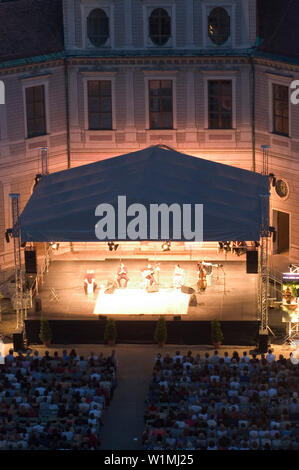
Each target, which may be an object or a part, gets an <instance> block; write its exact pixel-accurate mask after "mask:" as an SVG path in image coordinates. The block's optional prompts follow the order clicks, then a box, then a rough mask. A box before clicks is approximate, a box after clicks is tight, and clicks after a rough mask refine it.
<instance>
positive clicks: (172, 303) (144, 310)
mask: <svg viewBox="0 0 299 470" xmlns="http://www.w3.org/2000/svg"><path fill="white" fill-rule="evenodd" d="M189 301H190V295H189V294H183V293H182V292H181V291H180V290H177V289H161V290H159V292H151V293H148V292H147V291H146V290H145V289H128V288H127V289H116V290H115V291H114V292H113V294H105V289H101V290H100V292H99V294H98V298H97V301H96V306H95V309H94V312H93V313H94V314H96V315H186V314H187V312H188V305H189Z"/></svg>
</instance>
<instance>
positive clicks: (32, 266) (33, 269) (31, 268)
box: [24, 250, 37, 274]
mask: <svg viewBox="0 0 299 470" xmlns="http://www.w3.org/2000/svg"><path fill="white" fill-rule="evenodd" d="M24 256H25V270H26V273H28V274H36V273H37V265H36V251H35V250H25V251H24Z"/></svg>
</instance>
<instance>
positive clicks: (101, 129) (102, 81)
mask: <svg viewBox="0 0 299 470" xmlns="http://www.w3.org/2000/svg"><path fill="white" fill-rule="evenodd" d="M91 82H96V83H97V84H98V96H97V101H98V103H97V104H98V113H97V114H98V117H99V122H100V123H101V122H103V114H110V115H111V126H110V127H108V128H104V127H100V128H98V129H94V128H91V114H94V113H91V111H90V95H89V85H90V83H91ZM104 82H107V83H109V84H110V113H104V112H103V111H101V107H102V104H101V100H102V98H103V96H102V94H101V83H104ZM107 96H108V95H107ZM87 99H88V103H87V110H88V130H89V131H111V130H113V119H112V112H113V110H112V82H111V80H104V79H101V80H87Z"/></svg>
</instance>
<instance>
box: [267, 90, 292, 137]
mask: <svg viewBox="0 0 299 470" xmlns="http://www.w3.org/2000/svg"><path fill="white" fill-rule="evenodd" d="M275 87H284V88H286V89H287V92H288V93H287V94H288V100H287V107H288V116H287V122H288V132H287V133H286V134H285V133H284V132H279V131H278V130H276V128H275V120H276V119H275V118H276V117H280V118H281V119H282V120H284V119H285V118H284V116H283V115H278V114H276V113H275V104H276V102H283V101H282V100H277V99H276V98H275ZM271 107H272V134H275V135H280V136H282V137H290V93H289V87H288V86H287V85H282V84H281V83H274V82H273V83H272V106H271Z"/></svg>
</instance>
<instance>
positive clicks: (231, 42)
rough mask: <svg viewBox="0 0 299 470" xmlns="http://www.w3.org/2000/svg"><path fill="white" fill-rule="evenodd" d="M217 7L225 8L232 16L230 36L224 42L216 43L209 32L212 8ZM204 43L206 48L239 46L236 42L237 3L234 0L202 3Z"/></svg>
mask: <svg viewBox="0 0 299 470" xmlns="http://www.w3.org/2000/svg"><path fill="white" fill-rule="evenodd" d="M217 7H221V8H224V9H225V10H226V11H227V13H228V15H229V16H230V36H229V38H228V40H227V41H226V42H225V43H224V44H222V45H217V44H215V43H214V42H213V41H212V39H211V38H210V37H209V34H208V22H209V16H210V13H211V12H212V10H214V9H215V8H217ZM201 16H202V28H201V29H202V43H203V47H204V48H205V49H217V48H218V49H232V48H235V47H237V44H236V4H235V3H234V2H232V1H231V2H223V3H222V2H219V3H217V2H216V0H214V2H213V3H212V4H207V3H205V2H203V3H202V15H201Z"/></svg>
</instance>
